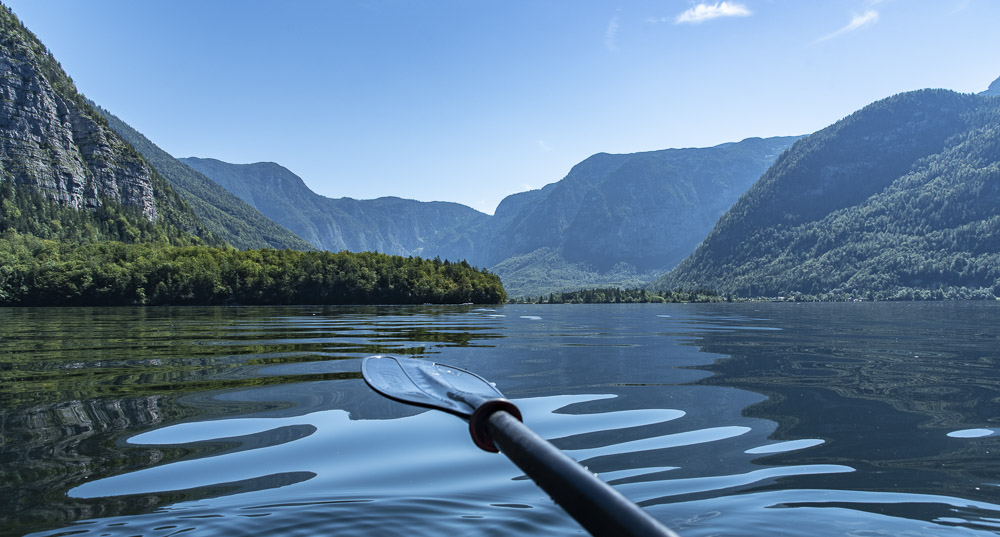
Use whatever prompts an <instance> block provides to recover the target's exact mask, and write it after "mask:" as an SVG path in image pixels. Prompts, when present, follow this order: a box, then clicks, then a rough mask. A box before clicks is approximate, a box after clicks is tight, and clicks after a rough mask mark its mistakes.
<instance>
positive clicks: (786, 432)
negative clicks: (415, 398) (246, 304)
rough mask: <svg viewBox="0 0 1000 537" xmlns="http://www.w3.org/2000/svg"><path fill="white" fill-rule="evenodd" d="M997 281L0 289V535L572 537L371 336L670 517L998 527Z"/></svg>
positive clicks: (769, 529) (803, 530)
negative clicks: (289, 297)
mask: <svg viewBox="0 0 1000 537" xmlns="http://www.w3.org/2000/svg"><path fill="white" fill-rule="evenodd" d="M998 318H1000V304H997V303H929V304H903V303H893V304H737V305H725V304H723V305H684V304H677V305H653V304H646V305H579V306H571V305H553V306H505V307H497V308H492V309H484V308H478V307H385V308H321V307H287V308H148V309H127V308H125V309H0V379H2V380H0V532H2V534H3V535H25V534H32V535H46V536H56V535H82V536H95V537H96V536H119V535H120V536H126V535H145V536H166V535H225V536H236V535H254V536H258V535H338V536H341V535H400V536H402V535H406V536H411V535H539V536H541V535H546V536H549V535H579V534H581V533H582V530H581V529H580V528H579V526H577V525H576V524H575V522H573V521H572V519H570V518H569V517H568V516H567V515H565V514H563V512H562V511H561V510H560V509H559V508H558V507H556V506H555V505H554V504H552V502H551V501H550V500H549V499H548V498H547V497H546V495H545V494H544V493H542V492H541V491H540V490H539V489H538V488H537V487H535V485H534V484H533V483H532V482H531V481H530V480H528V479H525V478H524V476H523V475H522V474H521V472H520V471H519V470H518V469H517V468H516V467H515V466H514V465H513V464H512V463H510V462H509V461H507V460H506V459H505V458H504V457H503V456H502V455H496V454H489V453H486V452H483V451H480V450H479V449H478V448H476V447H475V446H474V445H473V444H472V442H471V440H470V439H469V438H468V433H467V430H466V425H465V423H464V422H462V421H461V420H460V419H458V418H456V417H454V416H451V415H449V414H445V413H442V412H435V411H423V410H420V409H416V408H413V407H408V406H406V405H403V404H401V403H396V402H393V401H389V400H387V399H384V398H382V397H381V396H379V395H377V394H375V393H374V392H373V391H372V390H370V389H369V388H368V387H367V386H366V385H365V383H364V382H363V381H362V380H361V378H360V374H359V369H360V359H361V358H363V357H365V356H370V355H374V354H392V355H399V356H408V357H412V358H414V359H420V360H431V361H436V362H442V363H446V364H451V365H455V366H458V367H462V368H465V369H469V370H471V371H474V372H476V373H479V374H480V375H482V376H483V377H486V378H487V379H489V380H491V381H494V382H495V383H496V385H497V387H498V388H499V389H500V390H501V391H502V392H504V393H505V394H506V395H507V397H508V398H510V399H512V400H514V401H515V402H516V403H517V404H518V406H519V407H520V408H521V410H522V413H523V414H524V418H525V423H526V424H527V425H529V426H530V427H531V428H533V429H534V430H535V431H536V432H538V433H539V434H541V435H542V436H544V437H546V438H548V439H550V440H551V441H552V442H553V443H554V444H556V445H557V446H558V447H560V448H561V449H563V450H565V451H566V452H567V453H568V454H570V455H571V456H572V457H574V458H576V459H577V460H580V461H582V462H583V463H584V464H586V465H587V467H588V468H590V469H591V470H592V471H594V472H596V473H597V474H598V475H600V476H601V477H602V478H603V479H605V480H606V481H608V482H610V483H611V484H612V485H613V486H615V487H616V488H617V489H618V490H619V491H621V492H622V493H623V494H625V495H626V496H627V497H629V498H631V499H632V500H634V501H636V502H637V503H638V504H639V505H641V506H642V507H643V508H645V509H646V510H647V511H648V512H649V513H650V514H652V515H653V516H654V517H656V518H658V519H659V520H661V521H663V522H664V523H665V524H666V525H668V526H670V527H671V528H673V529H674V530H676V531H677V532H678V533H679V534H680V535H682V536H692V537H693V536H709V535H746V536H750V535H754V536H756V535H794V536H803V537H805V536H810V537H813V536H827V535H829V536H834V535H838V536H841V535H843V536H847V535H851V536H876V535H877V536H885V535H900V536H911V537H912V536H924V535H927V536H951V535H962V536H967V535H996V534H997V533H1000V423H998V420H1000V369H998V363H1000V323H998Z"/></svg>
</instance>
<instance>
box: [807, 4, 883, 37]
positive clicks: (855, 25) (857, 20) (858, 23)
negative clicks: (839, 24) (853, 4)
mask: <svg viewBox="0 0 1000 537" xmlns="http://www.w3.org/2000/svg"><path fill="white" fill-rule="evenodd" d="M876 22H878V11H875V10H874V9H869V10H868V11H865V12H864V13H862V14H860V15H855V16H854V18H852V19H851V22H849V23H847V26H844V27H843V28H841V29H839V30H837V31H836V32H833V33H832V34H829V35H825V36H823V37H821V38H819V39H817V40H816V42H817V43H819V42H820V41H826V40H827V39H833V38H834V37H838V36H841V35H844V34H846V33H850V32H853V31H855V30H860V29H861V28H864V27H865V26H870V25H872V24H875V23H876Z"/></svg>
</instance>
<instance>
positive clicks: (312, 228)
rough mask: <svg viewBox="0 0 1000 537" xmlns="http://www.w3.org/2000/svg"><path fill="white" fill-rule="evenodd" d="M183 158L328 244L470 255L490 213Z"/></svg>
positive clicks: (264, 165)
mask: <svg viewBox="0 0 1000 537" xmlns="http://www.w3.org/2000/svg"><path fill="white" fill-rule="evenodd" d="M181 161H182V162H184V163H185V164H188V165H189V166H191V167H192V168H194V169H195V170H198V171H199V172H201V173H203V174H205V175H206V176H207V177H209V178H210V179H212V180H213V181H215V182H217V183H218V184H220V185H222V186H223V187H225V188H226V189H227V190H229V191H230V192H232V193H234V194H236V195H237V196H238V197H240V198H241V199H242V200H243V201H245V202H247V203H248V204H250V205H251V206H253V207H254V208H256V209H257V210H259V211H260V212H261V213H263V214H264V215H265V216H267V217H268V218H270V219H272V220H274V221H275V222H277V223H279V224H281V225H282V226H284V227H286V228H288V229H290V230H292V231H293V232H295V233H296V234H297V235H299V236H300V237H302V238H304V239H305V240H307V241H309V242H310V243H311V244H312V245H314V246H315V247H316V248H320V249H323V250H330V251H334V252H336V251H340V250H350V251H352V252H362V251H374V252H382V253H388V254H393V255H403V256H409V255H413V256H421V257H425V258H433V257H441V258H443V259H450V260H453V261H457V260H462V259H469V258H470V257H472V255H473V254H474V252H473V245H472V238H471V236H472V233H473V232H474V231H475V230H476V229H478V228H479V226H481V225H483V224H484V223H485V222H486V220H488V219H489V216H488V215H486V214H483V213H480V212H479V211H476V210H474V209H472V208H469V207H466V206H464V205H460V204H457V203H446V202H420V201H414V200H405V199H401V198H394V197H386V198H378V199H373V200H355V199H351V198H340V199H332V198H327V197H324V196H321V195H319V194H316V193H315V192H313V191H312V190H310V189H309V187H307V186H306V184H305V183H304V182H303V181H302V179H301V178H299V177H298V176H297V175H295V174H294V173H292V172H291V171H289V170H287V169H285V168H283V167H282V166H280V165H278V164H275V163H271V162H259V163H256V164H229V163H226V162H222V161H219V160H215V159H202V158H184V159H181Z"/></svg>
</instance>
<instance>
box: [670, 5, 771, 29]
mask: <svg viewBox="0 0 1000 537" xmlns="http://www.w3.org/2000/svg"><path fill="white" fill-rule="evenodd" d="M751 14H752V12H751V11H750V10H749V9H747V7H746V6H745V5H743V4H737V3H735V2H716V3H715V4H698V5H696V6H694V7H692V8H691V9H688V10H687V11H685V12H684V13H681V14H680V15H677V18H676V19H674V24H685V23H687V24H698V23H700V22H705V21H707V20H712V19H717V18H719V17H749V16H750V15H751Z"/></svg>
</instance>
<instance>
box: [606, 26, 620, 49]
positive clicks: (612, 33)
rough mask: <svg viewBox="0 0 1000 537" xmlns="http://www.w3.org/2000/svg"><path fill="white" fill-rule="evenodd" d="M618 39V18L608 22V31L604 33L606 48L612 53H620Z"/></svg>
mask: <svg viewBox="0 0 1000 537" xmlns="http://www.w3.org/2000/svg"><path fill="white" fill-rule="evenodd" d="M617 37H618V17H615V18H613V19H611V20H610V21H609V22H608V29H607V30H605V31H604V48H606V49H608V50H609V51H610V52H617V51H618V42H617V41H616V38H617Z"/></svg>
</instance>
